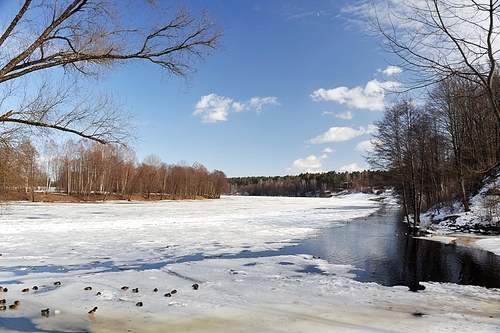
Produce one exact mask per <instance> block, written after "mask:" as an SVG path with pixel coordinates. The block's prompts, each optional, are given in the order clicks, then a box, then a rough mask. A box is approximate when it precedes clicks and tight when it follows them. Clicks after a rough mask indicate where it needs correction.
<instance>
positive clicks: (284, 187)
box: [228, 171, 388, 197]
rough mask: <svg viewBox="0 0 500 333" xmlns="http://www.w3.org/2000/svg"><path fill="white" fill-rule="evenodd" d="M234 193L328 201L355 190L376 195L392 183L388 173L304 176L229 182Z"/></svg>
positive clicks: (326, 173) (260, 177)
mask: <svg viewBox="0 0 500 333" xmlns="http://www.w3.org/2000/svg"><path fill="white" fill-rule="evenodd" d="M228 182H229V187H230V192H231V193H232V194H240V195H255V196H290V197H306V196H314V197H328V196H330V195H331V194H332V193H334V192H339V191H343V190H346V189H351V190H355V191H370V192H372V191H375V190H377V189H383V188H384V187H385V185H384V184H386V183H388V181H387V173H386V172H384V171H356V172H336V171H329V172H322V173H301V174H299V175H287V176H274V177H266V176H251V177H233V178H229V179H228Z"/></svg>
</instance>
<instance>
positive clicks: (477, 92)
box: [368, 76, 500, 226]
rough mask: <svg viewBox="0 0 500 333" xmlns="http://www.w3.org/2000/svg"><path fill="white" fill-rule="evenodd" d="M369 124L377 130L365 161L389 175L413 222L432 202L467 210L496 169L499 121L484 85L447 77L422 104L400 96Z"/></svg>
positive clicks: (498, 155) (415, 222) (416, 222)
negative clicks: (454, 203)
mask: <svg viewBox="0 0 500 333" xmlns="http://www.w3.org/2000/svg"><path fill="white" fill-rule="evenodd" d="M498 79H499V78H497V80H498ZM499 82H500V81H499ZM499 93H500V92H499ZM375 125H376V126H377V127H378V128H379V132H378V134H376V135H375V136H374V137H375V141H374V143H375V149H374V151H373V152H372V153H371V155H370V156H369V157H368V160H369V162H370V164H371V165H372V166H373V167H375V168H379V169H382V170H387V171H388V172H390V173H391V175H392V176H391V178H390V179H391V183H392V185H393V186H394V188H395V189H396V190H397V191H396V193H397V194H398V195H399V197H400V199H401V202H402V204H403V208H404V209H405V211H406V215H407V219H408V222H409V221H410V220H411V219H410V217H411V216H413V217H414V219H413V223H414V226H416V225H418V223H419V215H420V213H421V212H423V211H424V210H426V209H427V208H429V207H432V206H434V207H437V208H439V207H440V206H442V205H446V204H447V203H451V202H454V201H457V200H458V201H459V202H461V204H462V207H463V210H464V211H469V210H470V207H469V205H470V203H469V199H470V198H471V196H473V195H474V194H477V193H478V191H479V189H480V188H481V187H482V186H483V181H484V179H485V177H487V176H489V175H494V174H495V173H496V172H498V165H499V161H500V152H499V147H500V126H499V122H497V121H496V115H495V112H494V110H492V107H491V103H490V101H489V97H488V95H487V94H486V93H485V91H484V89H483V88H482V87H481V86H480V85H477V84H474V82H471V81H470V80H466V79H464V78H461V77H458V76H450V77H448V78H446V79H444V80H443V81H441V82H440V83H439V84H437V85H436V86H435V87H434V88H433V89H432V90H431V91H430V92H429V93H428V95H427V96H426V98H425V99H424V102H423V103H421V104H417V103H416V102H414V101H413V100H411V99H403V100H401V101H399V102H397V103H395V104H394V105H393V106H391V107H390V108H388V109H387V110H386V111H385V114H384V116H383V118H382V119H381V120H379V121H378V122H376V123H375Z"/></svg>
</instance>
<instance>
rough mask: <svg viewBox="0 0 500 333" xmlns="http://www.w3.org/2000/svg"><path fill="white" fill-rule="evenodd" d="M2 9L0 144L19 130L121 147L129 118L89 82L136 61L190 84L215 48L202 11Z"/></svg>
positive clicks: (32, 2) (36, 5)
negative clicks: (48, 132)
mask: <svg viewBox="0 0 500 333" xmlns="http://www.w3.org/2000/svg"><path fill="white" fill-rule="evenodd" d="M4 6H5V5H4ZM6 12H7V13H9V10H7V11H4V12H3V13H2V14H1V15H2V16H1V17H0V20H1V21H0V124H1V126H2V127H1V128H0V130H1V132H2V133H0V137H2V139H5V138H4V137H5V136H6V135H7V134H8V133H12V132H13V131H15V129H17V128H19V126H20V128H21V129H22V130H25V129H27V128H38V129H53V130H59V131H63V132H70V133H73V134H76V135H79V136H81V137H84V138H88V139H92V140H95V141H98V142H101V143H106V142H121V141H123V140H124V139H125V138H126V137H127V136H128V135H130V114H129V113H127V112H125V111H124V110H123V105H121V104H120V103H117V102H116V100H115V99H114V98H111V97H110V96H106V95H103V94H96V93H95V92H94V91H93V90H91V89H89V88H88V86H89V84H88V83H89V82H88V79H90V80H95V79H97V78H98V77H99V76H101V75H103V74H106V73H108V72H109V71H110V69H111V68H112V67H113V66H117V65H121V64H124V63H127V62H131V61H134V60H145V61H146V62H151V63H153V64H156V65H158V66H159V67H160V68H162V69H164V71H165V72H166V73H167V74H173V75H176V76H179V77H181V78H186V79H188V78H190V77H191V76H192V75H193V74H194V73H196V67H195V65H196V63H197V62H198V61H203V60H204V59H205V57H207V56H208V55H209V54H210V53H211V52H212V51H213V50H215V49H218V48H220V37H221V34H222V33H221V29H220V28H219V27H218V26H217V25H216V24H215V21H214V19H213V17H211V16H210V15H209V13H208V12H206V11H204V12H201V13H194V12H191V11H190V10H189V9H188V8H186V7H182V6H179V7H168V8H166V7H163V6H162V5H161V1H150V0H135V1H134V0H130V1H111V0H94V1H88V0H25V1H21V2H20V3H19V5H18V7H15V8H14V9H13V10H12V12H11V15H10V16H9V15H7V14H6ZM138 13H140V15H138ZM85 78H88V79H85ZM85 83H87V84H85ZM5 140H6V139H5Z"/></svg>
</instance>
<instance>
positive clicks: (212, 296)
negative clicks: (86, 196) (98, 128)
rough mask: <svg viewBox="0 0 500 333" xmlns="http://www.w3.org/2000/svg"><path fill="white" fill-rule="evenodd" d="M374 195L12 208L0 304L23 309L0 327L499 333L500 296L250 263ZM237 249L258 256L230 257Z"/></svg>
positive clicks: (303, 264) (294, 261)
mask: <svg viewBox="0 0 500 333" xmlns="http://www.w3.org/2000/svg"><path fill="white" fill-rule="evenodd" d="M368 199H369V198H368V197H367V196H364V195H353V196H347V197H343V198H328V199H325V198H275V197H223V198H222V199H221V200H204V201H176V202H173V201H167V202H155V203H125V202H107V203H90V204H69V203H66V204H64V203H57V204H44V203H16V204H12V205H11V206H10V207H9V208H8V210H7V211H6V212H4V214H2V215H0V232H1V247H0V249H1V254H2V255H1V256H0V268H1V271H0V284H1V285H2V287H5V288H8V291H7V292H4V293H0V299H1V298H5V299H6V300H7V306H8V305H9V304H12V303H13V302H14V300H20V301H21V305H20V306H19V307H18V308H17V309H16V310H10V309H7V310H5V311H3V312H0V331H1V332H165V331H170V332H182V331H189V332H220V331H226V332H492V331H499V330H500V294H499V291H498V290H496V289H486V288H481V287H472V286H458V285H454V284H437V283H427V284H425V285H426V289H425V290H424V291H421V292H418V293H412V292H409V291H408V288H407V287H383V286H380V285H377V284H374V283H360V282H356V281H354V280H353V279H352V276H351V275H350V273H349V270H351V269H352V268H353V267H349V266H341V265H332V264H328V263H327V262H325V261H323V260H322V259H318V258H314V257H311V256H309V255H304V254H298V255H286V256H285V255H276V256H253V257H252V255H251V254H252V253H253V252H259V253H263V252H262V251H274V250H277V249H279V248H281V247H283V246H287V245H291V244H294V243H296V242H298V241H299V240H301V239H304V238H307V237H311V236H314V235H315V233H317V231H318V230H319V229H320V228H323V227H330V226H332V225H333V226H334V225H338V226H342V224H344V223H346V222H347V221H349V220H351V219H353V218H356V217H362V216H366V215H369V214H371V213H373V212H374V211H375V210H376V209H377V208H378V206H379V203H376V202H375V201H369V200H368ZM239 253H244V254H245V255H246V257H245V258H241V256H240V257H234V256H231V255H232V254H233V255H234V254H239ZM264 253H265V252H264ZM276 253H277V252H276ZM267 254H269V253H267ZM311 267H314V268H316V269H320V270H321V271H322V272H323V273H322V274H317V273H316V274H312V273H307V271H308V269H309V268H311ZM56 281H60V282H61V285H60V286H56V285H54V282H56ZM193 284H198V285H199V289H198V290H194V289H193V288H192V285H193ZM125 285H126V286H129V287H130V289H129V290H127V291H123V290H121V287H122V286H125ZM33 286H37V287H38V290H32V289H31V288H32V287H33ZM88 286H91V287H92V290H84V289H85V287H88ZM25 288H30V291H29V292H22V290H23V289H25ZM133 288H138V289H139V292H138V293H134V292H132V289H133ZM155 288H158V291H157V292H155V291H154V289H155ZM174 289H175V290H177V293H174V294H171V297H165V296H164V295H165V294H166V293H168V292H171V291H172V290H174ZM98 293H99V294H98ZM137 302H143V306H142V307H138V306H136V304H137ZM95 306H97V307H98V309H97V311H96V313H95V315H88V311H89V310H90V309H92V308H94V307H95ZM45 308H50V311H51V314H50V316H49V317H44V316H41V315H40V310H41V309H45ZM56 310H58V312H60V313H59V314H55V311H56Z"/></svg>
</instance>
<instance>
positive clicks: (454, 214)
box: [421, 178, 500, 255]
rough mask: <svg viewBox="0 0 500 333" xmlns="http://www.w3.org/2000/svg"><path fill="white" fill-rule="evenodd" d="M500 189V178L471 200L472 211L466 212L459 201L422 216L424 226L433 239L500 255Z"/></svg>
mask: <svg viewBox="0 0 500 333" xmlns="http://www.w3.org/2000/svg"><path fill="white" fill-rule="evenodd" d="M499 188H500V178H498V179H497V180H494V181H491V182H489V183H488V184H487V185H486V186H485V187H484V188H483V189H482V190H481V191H480V192H479V193H478V194H477V195H475V196H474V197H473V198H472V199H471V200H470V211H469V212H463V207H462V206H461V205H460V204H459V203H455V204H454V205H450V206H448V207H442V208H440V209H439V210H437V209H436V210H430V211H429V212H427V213H426V214H423V215H422V216H421V222H422V225H423V226H424V227H425V228H429V232H430V233H431V234H432V235H434V236H435V237H432V240H437V241H442V242H445V243H450V242H455V243H457V244H459V245H460V244H461V245H467V246H475V247H478V248H481V249H483V250H485V251H490V252H493V253H495V254H497V255H500V237H499V236H498V233H499V232H500V225H499V224H500V196H499V194H500V193H499V191H498V189H499ZM436 222H437V223H436ZM433 223H434V224H433ZM436 236H439V237H436ZM466 238H469V239H468V240H465V239H466ZM464 240H465V241H464Z"/></svg>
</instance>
